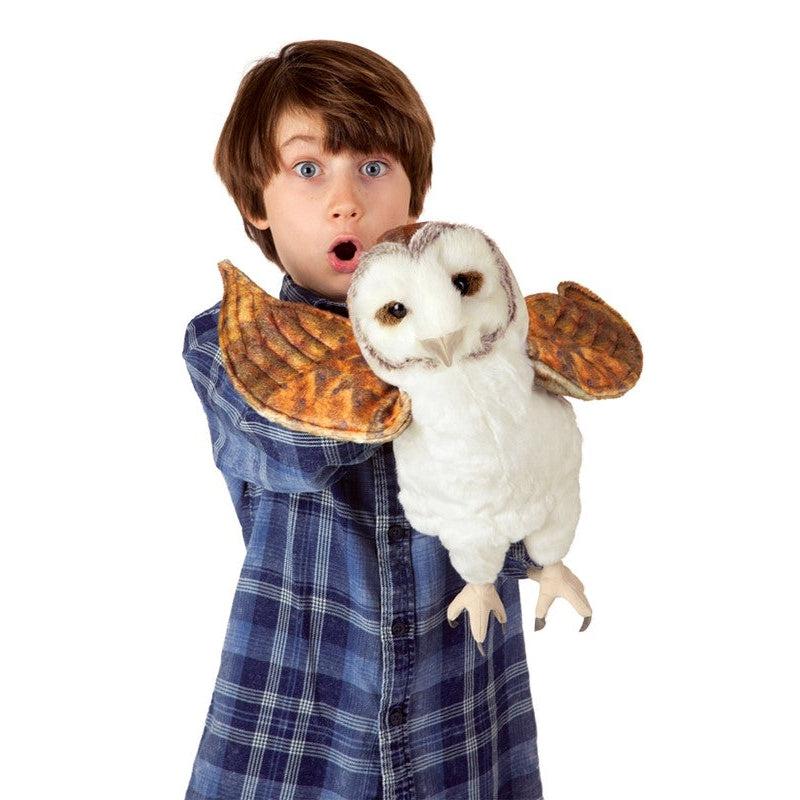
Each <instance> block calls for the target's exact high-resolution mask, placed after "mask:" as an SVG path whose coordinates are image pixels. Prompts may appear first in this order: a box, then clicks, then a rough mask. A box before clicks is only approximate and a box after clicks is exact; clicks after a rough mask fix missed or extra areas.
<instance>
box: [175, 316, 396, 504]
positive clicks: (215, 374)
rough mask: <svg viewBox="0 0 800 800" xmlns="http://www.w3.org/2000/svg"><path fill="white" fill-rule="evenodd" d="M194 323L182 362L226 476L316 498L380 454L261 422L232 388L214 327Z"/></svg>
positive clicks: (367, 446)
mask: <svg viewBox="0 0 800 800" xmlns="http://www.w3.org/2000/svg"><path fill="white" fill-rule="evenodd" d="M212 319H216V318H215V317H213V318H212ZM195 322H196V320H193V321H192V322H190V323H189V325H188V327H187V329H186V338H185V340H184V347H183V357H184V360H185V361H186V366H187V369H188V371H189V375H190V377H191V380H192V384H193V386H194V388H195V391H196V392H197V394H198V396H199V397H200V401H201V403H202V405H203V410H204V411H205V413H206V417H207V419H208V426H209V430H210V433H211V443H212V450H213V456H214V463H215V464H216V465H217V467H218V468H219V469H220V470H221V471H222V473H223V475H225V476H226V477H229V476H232V477H235V478H237V479H239V480H243V481H247V482H248V483H252V484H255V485H257V486H260V487H262V488H265V489H268V490H269V491H273V492H285V493H296V492H318V491H320V490H321V489H324V488H326V487H328V486H330V485H331V484H333V483H334V482H335V481H336V480H338V479H339V478H340V477H341V476H342V475H343V474H344V473H345V472H346V470H347V467H349V466H352V465H353V464H358V463H360V462H361V461H365V460H366V459H368V458H369V457H370V456H371V455H373V453H375V452H376V451H377V450H378V449H379V448H380V446H381V445H380V444H361V443H357V442H344V441H339V440H337V439H331V438H329V437H322V436H314V435H312V434H309V433H301V432H299V431H292V430H289V429H288V428H284V427H283V426H281V425H278V424H277V423H275V422H272V421H270V420H268V419H266V418H265V417H262V416H261V415H260V414H258V413H257V412H256V411H254V410H253V409H252V408H251V407H250V406H249V405H248V404H247V403H246V402H245V400H244V399H243V398H242V397H241V395H240V394H239V393H238V392H237V391H236V389H235V388H234V387H233V385H232V384H231V382H230V379H229V377H228V373H227V372H226V371H225V367H224V365H223V364H222V360H221V356H220V352H219V341H218V338H217V332H216V325H208V327H206V328H205V330H203V329H202V327H203V326H202V325H199V326H196V325H195ZM206 323H208V320H206Z"/></svg>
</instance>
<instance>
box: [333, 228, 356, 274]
mask: <svg viewBox="0 0 800 800" xmlns="http://www.w3.org/2000/svg"><path fill="white" fill-rule="evenodd" d="M362 250H363V247H362V245H361V240H360V239H359V238H358V237H357V236H350V235H348V234H344V235H343V236H337V237H336V238H335V239H334V240H333V242H332V243H331V246H330V247H329V248H328V263H329V264H330V265H331V266H332V267H333V268H334V269H335V270H336V271H337V272H353V271H354V270H355V268H356V267H357V266H358V262H359V260H360V258H361V251H362Z"/></svg>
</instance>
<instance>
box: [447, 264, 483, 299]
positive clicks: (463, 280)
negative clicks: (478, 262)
mask: <svg viewBox="0 0 800 800" xmlns="http://www.w3.org/2000/svg"><path fill="white" fill-rule="evenodd" d="M482 284H483V275H481V273H480V272H477V271H476V270H470V271H469V272H459V273H458V274H457V275H453V286H455V287H456V289H458V291H459V292H461V295H462V296H463V297H469V296H470V295H473V294H476V293H477V292H478V290H479V289H480V288H481V286H482Z"/></svg>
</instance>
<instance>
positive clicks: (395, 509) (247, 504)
mask: <svg viewBox="0 0 800 800" xmlns="http://www.w3.org/2000/svg"><path fill="white" fill-rule="evenodd" d="M280 298H281V299H282V300H289V301H294V302H300V303H309V304H311V305H314V306H317V307H319V308H325V309H328V310H331V311H334V312H335V313H337V314H341V315H342V316H347V306H346V304H345V303H337V302H334V301H331V300H328V299H327V298H324V297H321V296H320V295H318V294H316V293H314V292H312V291H310V290H308V289H306V288H304V287H301V286H299V285H298V284H297V283H295V282H294V281H293V280H292V279H291V278H290V277H289V276H288V275H285V276H284V279H283V286H282V288H281V291H280ZM219 305H220V304H219V303H217V304H216V305H214V306H212V307H211V308H210V309H208V310H207V311H204V312H203V313H201V314H199V315H198V316H196V317H195V318H194V319H193V320H192V321H191V322H190V323H189V325H188V327H187V330H186V338H185V343H184V349H183V356H184V359H185V360H186V364H187V367H188V370H189V374H190V376H191V379H192V383H193V385H194V388H195V390H196V391H197V394H198V395H199V396H200V400H201V402H202V405H203V409H204V411H205V413H206V417H207V419H208V425H209V428H210V432H211V445H212V452H213V455H214V462H215V464H216V465H217V467H218V468H219V469H220V470H221V472H222V475H223V476H224V478H225V482H226V484H227V488H228V490H229V492H230V495H231V498H232V499H233V503H234V506H235V507H236V514H237V515H238V518H239V522H240V523H241V527H242V534H243V536H244V542H245V545H246V553H245V557H244V565H243V566H242V571H241V575H240V577H239V580H238V584H237V586H236V591H235V595H234V599H233V608H232V609H231V615H230V621H229V623H228V627H227V632H226V635H225V642H224V645H223V650H222V658H221V664H220V669H219V674H218V677H217V680H216V683H215V686H214V690H213V694H212V697H211V704H210V707H209V709H208V714H207V717H206V722H205V728H204V730H203V733H202V737H201V739H200V746H199V751H198V753H197V756H196V759H195V762H194V767H193V770H192V775H191V780H190V783H189V788H188V791H187V793H186V798H187V800H233V799H234V798H236V800H272V799H273V798H274V799H275V800H278V799H279V798H280V800H373V798H386V800H389V799H390V798H391V800H492V799H493V798H498V799H499V800H511V799H512V798H513V799H514V800H536V799H537V798H540V797H541V782H540V778H539V764H538V755H537V747H536V722H535V719H534V713H533V707H532V704H531V695H530V683H529V676H528V667H527V663H526V660H525V646H524V640H523V634H522V627H521V609H520V600H519V584H518V580H519V579H520V578H525V577H526V574H525V571H526V569H527V568H528V567H529V566H530V565H532V564H533V562H532V561H531V560H530V557H529V556H528V554H527V552H526V550H525V548H524V545H523V543H522V542H519V543H517V544H515V545H513V546H512V547H511V549H510V550H509V554H508V557H507V558H506V563H505V566H504V569H503V572H502V573H501V575H500V576H499V578H498V580H497V590H498V592H499V594H500V597H501V598H502V601H503V605H504V606H505V609H506V612H507V615H508V626H507V632H506V634H505V635H503V633H502V631H501V629H500V626H499V624H498V623H497V622H496V620H494V619H492V620H490V625H489V631H488V634H487V638H486V640H485V642H484V647H485V649H486V657H485V658H484V657H483V656H481V655H480V653H479V652H478V650H477V648H476V646H475V643H474V641H473V639H472V636H471V634H470V633H469V630H468V626H467V622H466V615H464V616H462V618H461V621H460V624H459V625H458V627H456V628H451V627H450V626H449V625H448V624H447V620H446V615H445V612H446V609H447V606H448V604H449V603H450V601H451V600H452V599H453V598H454V597H455V595H456V594H457V593H458V592H459V591H460V590H461V588H462V587H463V585H464V584H463V581H462V580H461V578H460V577H459V576H458V574H457V573H456V572H455V571H454V570H453V568H452V567H451V565H450V562H449V559H448V555H447V551H446V550H445V549H444V548H443V547H442V545H441V543H440V542H439V540H438V539H437V538H436V537H433V536H427V535H425V534H422V533H420V532H418V531H416V530H414V529H413V528H412V527H411V525H410V524H409V523H408V520H407V519H406V518H405V516H404V514H403V509H402V507H401V506H400V504H399V502H398V499H397V493H398V485H397V476H396V472H395V462H394V455H393V450H392V443H391V442H388V443H385V444H380V445H379V444H356V443H351V442H341V441H337V440H334V439H329V438H322V437H318V436H313V435H311V434H305V433H297V432H295V431H290V430H288V429H286V428H283V427H282V426H280V425H277V424H275V423H272V422H270V421H268V420H267V419H265V418H264V417H262V416H260V415H259V414H257V413H256V412H255V411H253V410H252V409H251V408H250V407H249V406H248V405H247V404H246V403H245V401H244V400H243V399H242V398H241V396H240V395H239V394H238V393H237V392H236V390H235V389H234V388H233V386H232V385H231V383H230V381H229V379H228V376H227V373H226V372H225V368H224V367H223V365H222V362H221V360H220V352H219V342H218V338H217V319H218V316H219Z"/></svg>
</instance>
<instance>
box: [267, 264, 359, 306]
mask: <svg viewBox="0 0 800 800" xmlns="http://www.w3.org/2000/svg"><path fill="white" fill-rule="evenodd" d="M279 296H280V299H281V300H288V301H289V302H292V303H306V304H308V305H311V306H315V307H316V308H322V309H325V310H326V311H333V313H334V314H339V316H341V317H347V316H349V315H348V312H347V303H346V302H345V301H344V300H331V298H329V297H325V296H324V295H321V294H319V293H318V292H315V291H314V290H313V289H306V287H305V286H301V285H300V284H299V283H297V282H296V281H295V280H294V279H293V278H292V277H291V276H290V275H289V273H287V272H285V273H284V274H283V285H282V286H281V291H280V295H279Z"/></svg>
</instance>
